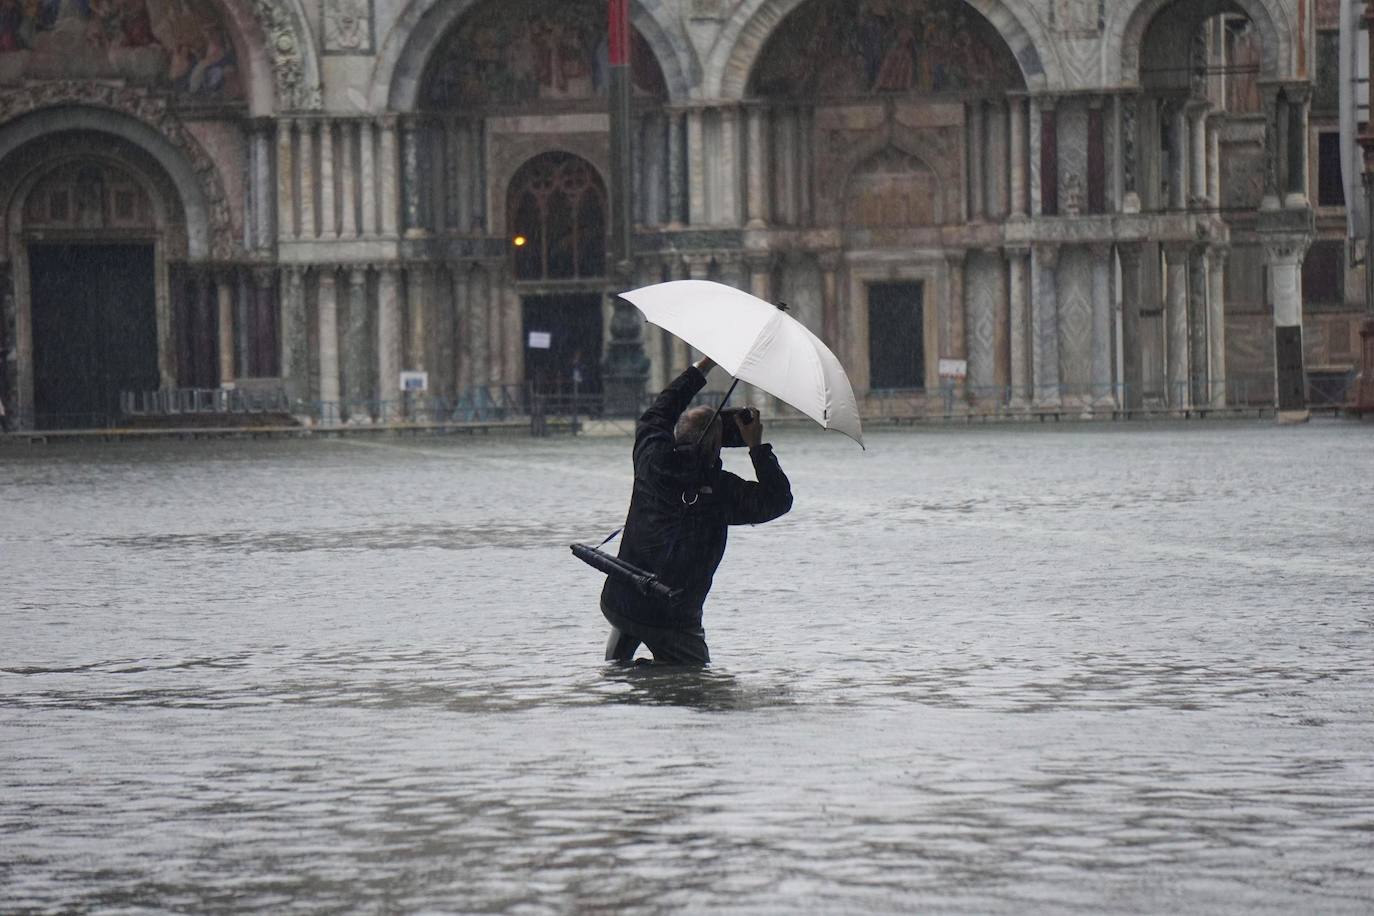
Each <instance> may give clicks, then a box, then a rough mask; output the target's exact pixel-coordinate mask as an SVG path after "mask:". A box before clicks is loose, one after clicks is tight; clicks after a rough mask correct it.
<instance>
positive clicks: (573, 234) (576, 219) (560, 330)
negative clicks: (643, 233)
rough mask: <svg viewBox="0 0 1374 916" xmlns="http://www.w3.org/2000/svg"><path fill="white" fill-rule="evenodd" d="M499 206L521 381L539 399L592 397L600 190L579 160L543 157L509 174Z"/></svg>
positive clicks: (599, 328)
mask: <svg viewBox="0 0 1374 916" xmlns="http://www.w3.org/2000/svg"><path fill="white" fill-rule="evenodd" d="M507 201H508V203H507V207H506V213H507V218H508V225H507V233H506V234H507V237H508V238H510V239H511V252H512V254H511V257H512V260H513V271H514V275H515V280H516V282H517V284H518V285H519V287H520V288H521V331H522V337H523V339H524V340H525V342H526V346H527V351H528V352H527V355H526V359H525V381H526V383H527V384H529V385H530V386H532V388H533V390H534V391H535V392H537V393H540V394H579V395H581V394H595V393H599V392H600V391H601V369H600V363H601V358H600V357H601V352H602V349H603V338H604V320H603V315H602V300H603V294H602V291H601V289H600V287H601V286H602V285H604V283H605V282H606V280H605V274H606V231H607V226H606V186H605V183H604V182H603V181H602V180H601V176H600V175H599V174H598V173H597V171H596V170H595V169H594V168H592V166H591V163H589V162H587V161H586V160H585V159H582V158H581V157H579V156H575V155H573V154H571V153H567V152H548V153H543V154H541V155H538V156H535V157H534V158H533V159H530V160H529V161H528V162H526V163H525V164H524V165H522V166H521V167H520V168H519V170H518V171H516V173H515V175H514V177H513V178H512V180H511V183H510V187H509V191H508V193H507Z"/></svg>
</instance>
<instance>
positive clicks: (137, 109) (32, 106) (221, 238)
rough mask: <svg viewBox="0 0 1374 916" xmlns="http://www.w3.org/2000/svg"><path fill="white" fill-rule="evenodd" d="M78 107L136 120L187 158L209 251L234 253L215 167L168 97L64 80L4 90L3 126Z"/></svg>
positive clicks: (0, 104) (222, 254)
mask: <svg viewBox="0 0 1374 916" xmlns="http://www.w3.org/2000/svg"><path fill="white" fill-rule="evenodd" d="M64 105H77V106H86V107H93V108H105V109H109V110H112V111H116V112H119V113H120V114H123V115H127V116H129V117H131V118H134V119H136V120H138V121H140V122H142V123H143V124H145V125H146V126H148V127H149V128H151V129H153V130H154V131H156V132H157V133H158V134H160V135H161V136H162V137H163V138H165V139H166V140H167V141H168V142H169V143H170V144H171V145H172V146H173V147H175V148H176V150H177V151H178V152H179V153H180V154H181V155H183V156H185V157H186V160H187V162H188V163H189V164H190V166H191V170H192V171H193V172H194V173H195V175H196V179H197V182H198V183H199V185H200V189H201V193H202V194H203V195H204V198H205V203H206V206H207V208H208V211H209V218H210V227H209V228H210V234H211V251H212V254H213V255H214V257H216V258H227V257H230V256H231V255H232V254H233V252H234V251H235V244H234V239H233V228H232V224H231V219H230V213H229V204H228V201H227V200H226V198H225V194H224V185H223V183H222V182H221V180H220V176H219V172H218V171H217V170H216V168H215V163H214V162H213V161H212V160H211V159H210V157H209V156H208V155H206V153H205V150H204V149H203V148H202V147H201V145H200V143H198V142H197V141H196V139H195V138H194V137H192V136H191V134H190V132H189V131H187V130H186V127H185V125H183V124H182V123H181V121H180V119H178V118H177V116H176V115H175V114H173V113H172V111H171V110H170V108H169V107H168V99H167V97H166V96H165V95H160V94H150V93H149V92H147V91H146V90H142V89H134V88H131V87H127V86H115V85H110V84H108V83H95V82H75V81H61V82H48V83H39V84H35V85H31V86H26V87H24V88H16V89H0V124H3V123H5V122H6V121H9V120H11V119H13V118H17V117H19V116H20V115H24V114H28V113H29V112H32V111H37V110H39V109H42V108H53V107H59V106H64Z"/></svg>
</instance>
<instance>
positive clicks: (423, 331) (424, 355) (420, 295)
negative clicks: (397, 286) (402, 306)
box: [405, 264, 433, 372]
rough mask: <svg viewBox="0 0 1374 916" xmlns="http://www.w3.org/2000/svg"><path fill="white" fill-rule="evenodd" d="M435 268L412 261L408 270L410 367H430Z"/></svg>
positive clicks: (417, 370) (407, 352)
mask: <svg viewBox="0 0 1374 916" xmlns="http://www.w3.org/2000/svg"><path fill="white" fill-rule="evenodd" d="M432 272H433V268H432V267H431V266H430V265H428V264H412V265H411V266H410V267H409V268H407V269H406V347H405V360H406V365H405V368H406V369H411V370H414V371H416V372H424V371H426V370H428V369H429V333H430V329H429V325H430V320H429V315H430V301H429V296H430V289H431V287H432V285H433V284H432V280H433V277H432Z"/></svg>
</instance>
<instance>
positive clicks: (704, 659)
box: [601, 357, 792, 665]
mask: <svg viewBox="0 0 1374 916" xmlns="http://www.w3.org/2000/svg"><path fill="white" fill-rule="evenodd" d="M713 366H715V363H714V362H713V361H712V360H711V359H709V358H707V357H702V358H701V359H700V360H698V361H697V362H696V364H695V365H692V366H689V367H688V368H687V370H686V371H685V372H683V373H682V374H681V375H679V376H678V377H677V378H676V379H674V380H673V381H672V383H671V384H669V385H668V387H667V388H665V389H664V390H663V393H662V394H660V395H659V396H658V398H657V399H656V400H655V401H654V403H653V406H651V407H650V408H649V409H648V411H646V412H645V414H644V416H642V417H640V418H639V422H638V423H637V424H636V426H635V445H634V468H635V481H634V492H633V495H632V496H631V497H630V512H629V515H628V516H627V517H626V519H625V531H624V534H623V535H622V537H621V541H620V558H621V559H622V560H625V561H626V562H628V563H631V564H633V565H635V566H637V567H639V568H641V569H644V570H649V571H651V572H653V573H655V574H657V576H658V578H659V579H660V580H661V581H663V582H664V583H666V584H667V585H669V586H672V587H673V588H680V589H681V590H682V597H681V599H680V600H678V601H676V602H669V601H667V600H665V599H663V598H657V597H652V596H647V595H644V594H641V593H640V592H639V590H637V589H636V588H635V587H634V585H632V584H631V583H629V582H626V581H624V580H621V579H617V578H616V577H614V576H610V577H608V578H607V579H606V585H605V587H604V588H602V590H601V613H602V614H604V615H605V616H606V619H607V620H608V621H610V624H611V637H610V640H609V641H607V643H606V660H607V661H618V662H629V661H630V660H631V659H633V658H634V654H635V649H637V648H638V647H639V644H640V643H644V645H646V646H648V647H649V651H651V652H653V654H654V661H655V662H656V663H659V664H669V665H705V664H707V663H709V662H710V660H711V656H710V653H709V652H708V651H707V648H706V632H705V630H703V629H702V626H701V608H702V604H703V603H704V602H705V601H706V594H707V593H708V592H709V591H710V590H711V580H712V578H713V577H714V576H715V574H716V567H718V566H719V565H720V560H721V557H723V556H724V555H725V538H726V531H727V528H728V527H729V526H730V525H757V524H759V523H760V522H770V521H772V520H773V519H775V518H777V517H778V516H780V515H784V514H785V513H786V512H787V511H788V510H789V509H791V508H792V486H791V484H790V483H788V480H787V475H786V474H784V473H783V472H782V468H780V467H779V466H778V459H777V458H776V457H774V455H773V447H772V446H771V445H768V444H766V443H764V442H763V421H762V420H761V419H759V416H758V412H757V411H752V410H751V411H747V412H739V413H730V414H723V415H722V416H719V417H717V416H716V415H715V411H714V410H712V409H711V408H710V407H695V408H693V409H691V410H687V405H688V404H690V403H691V401H692V398H693V397H695V396H696V393H697V392H698V391H700V390H701V389H702V388H703V387H704V386H705V385H706V373H708V372H710V371H711V368H712V367H713ZM722 421H724V422H731V423H735V424H736V425H737V427H738V430H739V434H740V438H742V439H743V441H744V444H745V445H747V446H748V447H749V457H750V459H751V460H752V461H753V462H754V474H755V476H757V477H758V482H757V483H754V482H752V481H746V480H743V479H741V478H740V477H737V476H736V475H734V474H731V473H730V472H729V471H725V470H722V469H721V463H720V448H721V443H722V429H723V427H722ZM707 424H710V427H709V429H708V428H707ZM703 433H704V434H705V435H703Z"/></svg>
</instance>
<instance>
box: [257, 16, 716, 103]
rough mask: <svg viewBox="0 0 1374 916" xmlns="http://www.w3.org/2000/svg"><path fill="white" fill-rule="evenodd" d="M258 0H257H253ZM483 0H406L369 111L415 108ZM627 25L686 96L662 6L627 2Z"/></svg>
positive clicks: (682, 44)
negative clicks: (423, 85) (442, 55)
mask: <svg viewBox="0 0 1374 916" xmlns="http://www.w3.org/2000/svg"><path fill="white" fill-rule="evenodd" d="M255 2H262V0H255ZM482 2H484V0H449V2H447V3H438V4H435V3H433V0H409V2H408V3H407V4H406V7H405V9H404V10H403V11H402V12H401V14H400V15H399V16H398V17H396V23H395V25H394V26H392V28H391V31H389V32H388V33H387V36H386V38H385V39H384V40H383V41H382V44H381V46H380V48H379V49H378V51H377V63H376V64H375V65H374V66H373V69H372V81H371V84H370V88H369V90H368V102H369V104H370V106H371V107H372V109H373V110H374V111H414V110H416V109H417V108H418V107H419V104H420V82H421V78H422V77H423V75H424V72H425V68H426V67H428V66H429V63H430V59H431V58H432V57H433V55H434V53H435V51H436V50H438V48H439V46H440V44H441V43H442V42H443V41H444V39H445V38H446V37H447V36H448V34H449V31H450V30H451V29H452V28H454V27H455V26H456V25H457V23H458V22H459V21H460V20H461V19H462V18H463V17H464V16H465V15H467V13H468V12H470V11H471V10H472V9H474V8H475V7H477V6H479V5H480V4H481V3H482ZM630 15H631V22H632V25H633V26H634V27H635V28H636V29H637V30H638V31H639V33H640V34H641V35H642V36H644V40H645V41H646V42H648V44H649V47H650V49H652V51H653V53H654V56H655V57H656V58H657V59H658V65H659V68H660V69H661V70H662V71H663V78H664V81H665V82H666V83H667V86H668V97H669V99H680V98H684V97H686V95H687V93H688V90H689V71H690V70H691V69H693V68H694V65H695V59H694V58H693V56H692V52H691V45H690V43H689V42H688V41H687V40H686V38H685V37H683V36H681V35H680V34H679V33H678V31H677V30H676V29H675V28H673V27H671V26H668V25H665V24H664V23H663V22H661V21H660V20H659V18H658V17H659V16H661V15H662V11H661V10H657V9H655V10H653V11H650V10H648V9H645V8H644V6H642V5H641V4H633V5H632V6H631V11H630Z"/></svg>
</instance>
